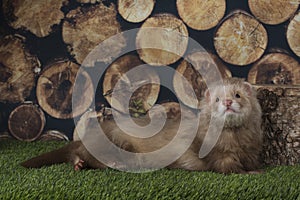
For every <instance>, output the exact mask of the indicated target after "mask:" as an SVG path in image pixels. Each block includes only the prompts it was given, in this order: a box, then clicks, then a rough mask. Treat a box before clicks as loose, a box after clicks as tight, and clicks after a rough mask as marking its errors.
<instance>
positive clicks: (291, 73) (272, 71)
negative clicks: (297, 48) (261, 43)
mask: <svg viewBox="0 0 300 200" xmlns="http://www.w3.org/2000/svg"><path fill="white" fill-rule="evenodd" d="M248 82H250V83H252V84H276V85H300V63H299V62H298V61H297V60H295V59H294V58H293V57H291V56H290V55H288V54H286V53H284V52H275V53H269V54H267V55H265V56H264V57H263V58H262V59H260V60H259V61H258V62H256V63H254V64H253V66H252V68H251V69H250V71H249V73H248Z"/></svg>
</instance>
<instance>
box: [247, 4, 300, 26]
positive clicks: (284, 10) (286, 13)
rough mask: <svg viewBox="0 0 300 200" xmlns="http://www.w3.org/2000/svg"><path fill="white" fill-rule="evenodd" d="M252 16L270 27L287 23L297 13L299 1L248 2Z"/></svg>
mask: <svg viewBox="0 0 300 200" xmlns="http://www.w3.org/2000/svg"><path fill="white" fill-rule="evenodd" d="M248 4H249V8H250V10H251V12H252V14H253V15H254V16H255V17H256V18H257V19H258V20H259V21H261V22H263V23H265V24H270V25H276V24H280V23H282V22H285V21H286V20H288V19H289V18H290V17H292V16H293V14H294V13H295V12H296V11H297V9H298V6H299V1H297V0H296V1H294V0H280V1H269V0H248Z"/></svg>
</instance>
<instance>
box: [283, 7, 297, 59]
mask: <svg viewBox="0 0 300 200" xmlns="http://www.w3.org/2000/svg"><path fill="white" fill-rule="evenodd" d="M286 37H287V41H288V44H289V46H290V48H291V49H292V51H293V52H294V53H295V54H296V55H297V56H298V57H300V12H298V13H297V14H296V15H295V16H294V17H293V19H292V20H291V21H290V23H289V25H288V28H287V33H286Z"/></svg>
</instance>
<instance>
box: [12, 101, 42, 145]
mask: <svg viewBox="0 0 300 200" xmlns="http://www.w3.org/2000/svg"><path fill="white" fill-rule="evenodd" d="M44 126H45V116H44V113H43V111H42V110H40V109H39V108H38V107H37V106H36V105H33V104H23V105H21V106H18V107H17V108H16V109H15V110H13V111H12V113H11V114H10V116H9V119H8V128H9V131H10V133H11V134H12V135H13V136H14V137H15V138H17V139H18V140H22V141H34V140H36V139H37V138H38V137H39V136H40V135H41V133H42V131H43V129H44Z"/></svg>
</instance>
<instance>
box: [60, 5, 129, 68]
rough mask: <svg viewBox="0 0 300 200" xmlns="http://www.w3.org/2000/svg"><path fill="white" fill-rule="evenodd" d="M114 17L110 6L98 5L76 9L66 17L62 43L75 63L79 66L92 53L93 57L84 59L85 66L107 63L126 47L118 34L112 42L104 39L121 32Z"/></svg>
mask: <svg viewBox="0 0 300 200" xmlns="http://www.w3.org/2000/svg"><path fill="white" fill-rule="evenodd" d="M116 15H117V12H116V9H115V6H114V5H111V6H109V7H107V6H105V5H103V4H102V3H100V4H98V5H91V6H89V7H84V8H82V7H79V8H77V9H75V10H72V11H70V12H69V13H68V14H67V16H66V19H65V20H64V23H63V28H62V35H63V41H64V42H65V43H66V44H67V45H68V46H69V52H70V53H71V54H72V55H73V56H74V57H75V59H76V61H77V62H78V63H80V64H82V63H83V61H84V60H85V58H86V57H87V56H88V55H89V54H90V53H91V52H92V51H95V52H93V53H94V57H93V56H90V59H89V60H85V63H84V65H85V66H86V67H93V66H94V65H95V62H97V61H98V62H110V61H111V59H112V58H113V57H116V56H117V55H118V54H119V53H120V52H121V49H122V48H123V47H124V46H125V44H126V41H125V39H124V37H122V35H120V36H119V37H117V38H114V40H106V39H108V38H110V37H111V36H114V35H116V34H118V33H120V32H121V28H120V24H119V22H118V21H117V19H116ZM105 40H106V41H105ZM103 41H105V43H103ZM100 44H101V47H99V45H100ZM96 47H97V50H95V48H96Z"/></svg>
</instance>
